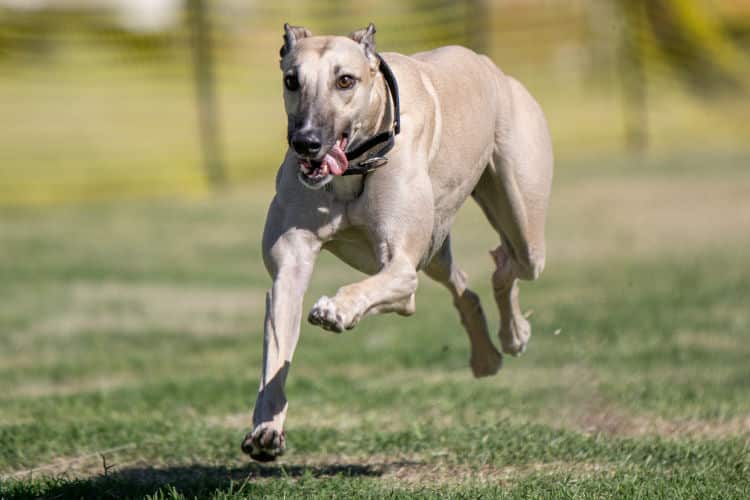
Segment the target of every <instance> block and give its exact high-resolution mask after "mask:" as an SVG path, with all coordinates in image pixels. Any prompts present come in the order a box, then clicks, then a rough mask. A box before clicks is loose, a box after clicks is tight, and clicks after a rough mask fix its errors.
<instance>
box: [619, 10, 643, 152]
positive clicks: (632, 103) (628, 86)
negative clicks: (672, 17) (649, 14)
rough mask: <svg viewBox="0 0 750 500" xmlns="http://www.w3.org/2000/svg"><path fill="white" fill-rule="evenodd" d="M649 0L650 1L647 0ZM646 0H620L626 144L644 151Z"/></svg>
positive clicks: (632, 148)
mask: <svg viewBox="0 0 750 500" xmlns="http://www.w3.org/2000/svg"><path fill="white" fill-rule="evenodd" d="M645 1H649V0H645ZM643 2H644V0H619V2H618V3H619V6H620V8H621V9H622V12H623V14H624V16H623V17H624V20H625V21H624V23H623V25H622V35H623V36H622V42H621V46H620V51H619V52H620V57H619V59H620V64H619V69H620V71H619V74H620V82H621V85H622V96H623V103H622V104H623V117H624V119H625V143H626V146H627V148H628V149H629V150H631V151H633V152H635V153H638V154H642V153H644V152H645V151H646V149H647V148H648V100H647V97H648V96H647V93H646V68H645V66H644V60H643V59H644V53H643V41H642V39H643V36H644V30H645V29H646V26H645V25H644V24H645V16H646V12H645V5H644V3H643Z"/></svg>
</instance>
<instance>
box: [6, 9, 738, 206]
mask: <svg viewBox="0 0 750 500" xmlns="http://www.w3.org/2000/svg"><path fill="white" fill-rule="evenodd" d="M144 5H147V6H149V7H147V8H146V7H144ZM144 9H145V10H144ZM285 21H289V22H292V23H293V24H301V25H305V26H307V27H308V28H310V29H311V30H312V31H313V32H314V33H338V34H346V33H348V32H349V31H351V30H353V29H355V28H358V27H362V26H365V25H366V24H367V23H368V22H369V21H374V22H375V23H376V25H377V27H378V34H377V36H376V38H377V44H378V48H379V49H380V50H382V51H398V52H405V53H410V52H414V51H418V50H423V49H428V48H431V47H434V46H437V45H443V44H448V43H458V44H463V45H468V46H471V47H474V48H476V49H477V50H480V51H482V52H485V53H487V54H489V55H490V56H491V57H492V58H493V59H494V60H495V62H496V63H497V64H498V65H499V66H501V67H502V68H503V69H504V70H505V71H506V72H508V73H510V74H513V75H514V76H517V77H518V78H519V79H520V80H522V81H523V82H524V83H525V84H526V85H527V86H528V87H529V88H530V90H531V91H532V93H533V94H534V95H535V96H536V97H537V98H538V99H539V100H540V102H541V103H542V106H543V107H544V109H545V111H546V112H547V115H548V118H549V121H550V124H551V128H552V132H553V137H554V140H555V148H556V152H557V156H558V158H559V159H561V160H562V161H564V162H570V163H571V164H573V163H575V162H577V161H600V162H602V163H603V164H605V165H606V163H607V162H609V161H610V160H611V158H616V157H622V156H623V155H627V154H629V153H630V152H640V153H646V154H670V152H671V151H674V150H675V149H677V148H679V149H684V148H686V147H689V148H699V149H704V150H711V149H716V148H722V149H728V148H729V149H733V150H734V149H736V150H743V149H745V148H747V145H748V143H749V142H750V141H748V139H750V130H748V126H747V125H746V123H747V120H746V119H745V115H746V114H747V112H748V111H750V104H749V101H750V99H748V95H747V94H748V84H749V83H750V76H749V75H750V56H749V55H748V54H749V53H748V50H747V48H748V42H749V41H750V35H749V33H750V29H749V26H750V1H745V0H722V1H719V0H717V1H714V2H706V3H701V2H700V1H689V0H686V1H683V0H525V1H522V0H504V1H502V0H495V1H489V0H488V1H482V0H461V1H445V0H442V1H431V2H428V1H425V0H400V1H395V0H380V1H377V2H376V1H373V0H360V1H358V2H343V1H340V0H329V1H323V2H299V1H291V0H279V1H276V2H273V3H268V2H247V1H240V0H234V1H232V0H224V1H220V0H216V1H209V0H185V1H184V2H181V1H180V0H153V1H152V2H150V3H149V2H127V1H118V0H66V2H60V1H57V2H55V1H47V2H45V1H44V0H38V1H35V2H25V1H23V0H0V110H1V111H2V114H3V120H2V123H3V125H2V130H0V203H2V204H5V205H8V204H29V203H44V202H56V201H69V200H81V199H101V198H112V197H129V196H148V195H172V194H180V195H185V194H188V195H189V194H196V193H203V192H206V191H207V190H208V189H210V186H212V185H213V186H220V185H226V184H239V183H252V182H254V181H255V180H257V179H264V182H265V180H266V179H269V178H271V177H272V175H273V173H274V172H275V170H276V168H277V166H278V162H279V160H280V158H281V155H282V151H283V148H284V140H285V132H284V127H285V117H284V114H283V108H282V102H281V86H280V84H279V81H280V78H279V74H278V48H279V45H280V43H281V26H282V24H283V22H285Z"/></svg>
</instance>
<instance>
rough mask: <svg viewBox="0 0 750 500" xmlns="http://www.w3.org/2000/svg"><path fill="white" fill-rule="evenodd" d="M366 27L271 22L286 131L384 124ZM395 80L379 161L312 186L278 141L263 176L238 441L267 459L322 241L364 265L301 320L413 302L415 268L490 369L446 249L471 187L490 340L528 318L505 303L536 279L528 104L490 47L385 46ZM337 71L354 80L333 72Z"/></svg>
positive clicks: (536, 185)
mask: <svg viewBox="0 0 750 500" xmlns="http://www.w3.org/2000/svg"><path fill="white" fill-rule="evenodd" d="M374 33H375V27H374V26H373V25H370V26H369V27H368V28H366V29H365V30H360V31H358V32H355V33H353V34H352V35H350V37H338V36H311V34H310V32H309V31H308V30H306V29H305V28H299V27H296V28H292V27H289V26H288V25H287V26H285V44H284V47H282V51H281V53H282V56H283V57H282V60H281V68H282V72H283V73H284V74H285V75H287V74H291V73H294V74H295V75H297V77H298V79H299V82H300V89H299V90H298V91H288V90H287V91H285V93H284V103H285V108H286V111H287V116H288V126H289V132H290V134H292V133H294V132H296V131H299V130H314V131H316V132H318V133H319V134H320V136H321V138H322V142H323V150H324V151H325V150H326V149H327V148H331V147H332V146H333V144H334V143H335V142H336V140H337V139H338V138H340V137H341V136H342V134H346V135H348V137H349V138H350V144H354V143H356V142H359V143H361V142H362V141H364V140H366V139H367V138H368V137H371V136H373V135H375V134H376V133H378V132H380V131H383V130H387V129H388V128H389V127H390V126H391V123H392V121H393V116H392V102H391V100H390V98H389V94H388V92H387V89H386V86H385V84H384V81H383V77H382V74H381V73H380V72H379V71H378V68H377V58H375V57H373V54H374V45H375V42H374ZM382 56H383V58H384V59H385V60H386V61H387V63H388V65H389V66H390V67H391V68H392V70H393V72H394V74H395V75H396V78H397V80H398V84H399V88H400V96H401V106H402V114H401V134H400V135H399V136H398V137H397V138H396V145H395V147H394V148H393V150H392V151H391V152H390V153H389V154H388V158H389V162H388V164H387V165H385V166H383V167H381V168H379V169H378V170H376V171H374V172H372V173H370V174H369V175H367V176H366V177H364V178H363V177H361V176H347V177H335V178H333V180H332V182H331V186H332V187H331V188H330V189H327V190H322V189H321V190H311V189H308V188H307V187H305V186H304V185H303V184H302V183H301V182H300V181H299V179H298V172H299V165H298V163H299V160H298V156H297V154H296V153H295V151H294V150H293V148H291V147H290V148H289V149H288V150H287V153H286V156H285V158H284V161H283V163H282V164H281V167H280V168H279V171H278V175H277V178H276V196H275V198H274V199H273V201H272V203H271V206H270V209H269V212H268V217H267V220H266V227H265V231H264V234H263V258H264V262H265V265H266V268H267V269H268V272H269V273H270V275H271V277H272V278H273V285H272V287H271V289H270V290H269V291H268V294H267V296H266V320H265V338H264V344H263V346H264V355H263V369H262V374H261V382H260V388H259V392H258V396H257V401H256V404H255V410H254V414H253V426H254V429H253V431H252V432H251V433H249V434H248V435H247V437H246V438H245V440H244V442H243V446H242V447H243V450H245V451H246V452H248V453H249V454H250V455H251V456H252V457H253V458H255V459H258V460H273V459H274V458H275V457H276V456H278V455H280V454H281V453H282V452H283V451H284V449H285V446H286V443H285V434H284V432H283V428H284V419H285V417H286V411H287V400H286V396H285V394H284V382H285V379H286V375H287V371H288V369H289V365H290V363H291V360H292V355H293V353H294V349H295V346H296V344H297V340H298V337H299V332H300V320H301V318H302V300H303V295H304V293H305V290H306V288H307V286H308V283H309V280H310V276H311V274H312V270H313V266H314V263H315V260H316V257H317V255H318V253H319V252H320V251H321V250H322V249H326V250H329V251H330V252H332V253H334V254H335V255H337V256H338V257H339V258H341V260H343V261H345V262H346V263H348V264H350V265H351V266H353V267H355V268H357V269H359V270H361V271H363V272H365V273H368V274H370V277H368V278H366V279H364V280H362V281H360V282H357V283H354V284H350V285H347V286H344V287H342V288H340V289H339V290H338V291H337V292H336V294H335V295H334V296H333V297H325V296H324V297H321V298H320V299H319V300H318V301H317V302H316V303H315V305H314V306H313V308H312V310H311V311H310V313H309V316H308V320H309V321H310V322H311V323H313V324H316V325H319V326H321V327H323V328H325V329H327V330H331V331H335V332H341V331H343V330H348V329H351V328H353V327H354V326H356V325H357V323H359V321H360V320H362V318H364V317H365V316H367V315H370V314H375V313H381V312H396V313H399V314H402V315H409V314H412V313H413V312H414V308H415V302H414V294H415V291H416V289H417V282H418V280H417V273H418V272H419V271H420V270H421V271H424V272H425V273H426V274H427V275H428V276H430V277H431V278H433V279H435V280H437V281H438V282H440V283H442V284H443V285H445V286H446V287H447V288H448V290H449V291H450V293H451V294H452V296H453V302H454V304H455V306H456V308H457V309H458V311H459V314H460V316H461V320H462V323H463V325H464V327H465V329H466V331H467V333H468V336H469V340H470V344H471V357H470V365H471V369H472V371H473V373H474V375H475V376H477V377H482V376H487V375H492V374H494V373H496V372H497V371H498V370H499V368H500V366H501V361H502V358H501V355H500V353H499V352H498V350H497V349H496V348H495V347H494V345H493V343H492V341H491V340H490V335H489V332H488V328H487V322H486V320H485V317H484V313H483V311H482V308H481V305H480V303H479V299H478V297H477V295H476V294H475V293H473V292H472V291H471V290H469V289H468V288H467V279H466V275H465V274H464V273H463V272H462V271H461V270H460V269H459V268H458V266H457V265H456V264H455V263H454V261H453V259H452V256H451V248H450V228H451V224H452V223H453V220H454V218H455V216H456V213H457V211H458V209H459V208H460V207H461V205H462V204H463V202H464V201H465V200H466V199H467V198H468V197H469V196H472V197H473V198H474V199H475V200H476V202H477V203H478V204H479V206H480V207H481V209H482V211H483V212H484V214H485V215H486V216H487V219H488V220H489V223H490V225H491V226H492V228H493V229H494V230H495V231H496V232H497V234H498V237H499V242H500V243H501V245H500V246H498V247H497V248H496V249H494V250H492V251H491V254H492V257H493V260H494V262H495V271H494V273H493V274H492V278H491V279H492V285H493V289H494V294H495V300H496V302H497V305H498V308H499V312H500V318H501V321H500V328H499V337H500V344H501V347H502V351H503V352H505V353H507V354H512V355H517V354H520V353H521V352H523V350H524V349H525V347H526V344H527V342H528V340H529V336H530V333H531V329H530V326H529V323H528V321H527V320H526V319H525V318H524V316H523V315H522V314H521V310H520V307H519V304H518V280H519V279H522V280H534V279H536V278H537V277H538V276H539V274H540V273H541V272H542V269H543V267H544V262H545V240H544V225H545V217H546V212H547V205H548V198H549V194H550V187H551V182H552V170H553V155H552V145H551V141H550V136H549V132H548V128H547V123H546V120H545V118H544V114H543V113H542V110H541V108H540V107H539V105H538V104H537V103H536V101H535V100H534V99H533V98H532V97H531V95H530V94H529V93H528V92H527V91H526V89H525V88H524V87H523V86H522V85H521V84H520V83H519V82H518V81H516V80H515V79H513V78H512V77H510V76H507V75H505V74H504V73H503V72H502V71H500V70H499V69H498V68H497V67H496V66H495V65H494V64H493V63H492V61H490V59H489V58H487V57H486V56H482V55H477V54H476V53H474V52H472V51H470V50H468V49H465V48H462V47H456V46H452V47H442V48H439V49H435V50H431V51H428V52H422V53H418V54H414V55H412V56H405V55H401V54H397V53H384V54H382ZM341 73H348V74H352V75H354V76H356V77H357V78H358V80H357V84H356V87H355V88H354V89H353V90H351V91H347V92H343V91H340V89H337V88H336V85H335V84H333V83H332V82H334V81H335V78H337V75H340V74H341Z"/></svg>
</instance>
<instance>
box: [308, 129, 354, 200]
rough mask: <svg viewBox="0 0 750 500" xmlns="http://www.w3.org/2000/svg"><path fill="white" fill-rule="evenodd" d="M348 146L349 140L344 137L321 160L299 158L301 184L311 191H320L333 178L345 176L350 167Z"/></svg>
mask: <svg viewBox="0 0 750 500" xmlns="http://www.w3.org/2000/svg"><path fill="white" fill-rule="evenodd" d="M346 144H347V138H346V136H344V137H342V138H341V139H339V140H338V141H336V143H335V144H334V145H333V147H332V148H331V149H329V150H328V152H327V153H326V154H325V155H324V156H323V158H322V159H320V160H311V159H308V158H299V157H298V161H299V173H298V177H299V180H300V182H302V184H304V185H305V186H307V187H309V188H310V189H320V188H322V187H323V186H325V185H326V184H328V183H329V182H331V180H333V176H339V175H343V174H344V172H346V169H347V168H348V167H349V160H348V159H347V157H346Z"/></svg>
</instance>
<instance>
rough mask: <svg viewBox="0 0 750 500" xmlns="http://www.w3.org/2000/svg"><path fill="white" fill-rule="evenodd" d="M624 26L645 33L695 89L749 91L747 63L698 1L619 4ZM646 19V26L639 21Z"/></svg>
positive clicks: (655, 0) (626, 1)
mask: <svg viewBox="0 0 750 500" xmlns="http://www.w3.org/2000/svg"><path fill="white" fill-rule="evenodd" d="M618 1H619V3H620V5H621V6H622V8H623V10H624V12H625V15H626V19H627V22H628V23H633V22H636V23H639V28H638V29H641V28H643V29H647V30H648V33H644V34H642V35H636V36H645V35H648V36H649V37H650V38H651V39H652V40H654V42H655V43H656V45H657V48H658V50H659V53H661V54H663V56H664V57H665V60H666V61H667V62H668V63H669V64H670V66H671V67H673V68H674V69H675V70H676V71H677V73H678V74H679V75H680V76H681V77H682V78H683V80H684V81H685V82H687V83H688V84H689V85H690V87H691V88H692V89H693V90H696V91H699V92H701V93H704V94H705V93H715V92H721V91H727V90H735V91H742V92H747V91H749V90H750V58H748V57H747V55H746V54H744V53H743V52H742V50H741V49H740V48H739V47H738V46H737V45H735V43H734V42H733V41H732V38H731V36H730V34H729V30H728V29H727V28H726V27H725V26H724V25H723V24H722V23H721V22H719V20H718V19H717V17H716V16H715V15H714V13H713V12H712V10H711V9H710V8H709V6H708V4H707V3H705V2H703V1H699V0H618ZM639 16H645V18H646V20H647V21H648V22H647V23H644V22H640V21H639Z"/></svg>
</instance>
